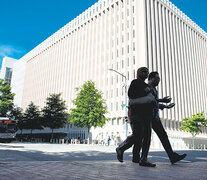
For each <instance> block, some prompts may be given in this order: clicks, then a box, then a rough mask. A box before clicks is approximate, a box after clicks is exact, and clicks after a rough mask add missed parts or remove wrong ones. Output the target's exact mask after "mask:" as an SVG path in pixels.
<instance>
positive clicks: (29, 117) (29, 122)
mask: <svg viewBox="0 0 207 180" xmlns="http://www.w3.org/2000/svg"><path fill="white" fill-rule="evenodd" d="M23 127H24V128H25V129H31V134H32V131H33V130H34V129H43V128H42V125H41V116H40V111H39V109H38V107H37V106H36V105H34V103H33V102H30V104H29V105H28V107H27V108H26V110H25V113H24V116H23Z"/></svg>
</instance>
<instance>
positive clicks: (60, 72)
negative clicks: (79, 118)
mask: <svg viewBox="0 0 207 180" xmlns="http://www.w3.org/2000/svg"><path fill="white" fill-rule="evenodd" d="M206 40H207V35H206V33H205V32H204V31H203V30H202V29H201V28H200V27H199V26H198V25H196V24H195V23H194V22H193V21H192V20H191V19H190V18H188V17H187V16H186V15H185V14H184V13H183V12H182V11H180V10H179V9H178V8H177V7H175V6H174V5H173V4H172V3H170V2H169V1H167V0H99V1H98V2H97V3H96V4H94V5H93V6H91V7H90V8H88V9H87V10H86V11H84V12H83V13H82V14H80V15H79V16H78V17H76V18H75V19H74V20H72V21H71V22H69V23H68V24H66V25H65V26H64V27H62V28H61V29H60V30H58V31H57V32H56V33H54V34H53V35H51V36H50V37H49V38H47V39H46V40H45V41H43V42H42V43H41V44H40V45H38V46H37V47H35V48H34V49H33V50H32V51H30V52H29V53H27V54H26V55H25V56H24V57H22V58H21V59H20V60H19V61H18V62H17V63H16V64H15V66H14V75H15V76H14V78H13V79H12V90H13V92H14V93H16V95H17V98H16V104H17V105H19V106H21V107H23V108H24V109H25V108H26V107H27V105H28V104H29V103H30V101H33V102H34V104H36V105H38V106H40V107H43V106H44V103H45V99H46V98H47V97H48V96H49V94H51V93H62V98H63V99H64V100H66V102H67V106H68V109H70V108H72V107H74V105H73V104H72V100H73V99H74V98H75V97H76V93H75V88H76V87H79V86H81V85H82V84H83V83H84V81H87V80H93V81H95V83H96V87H97V89H98V90H100V91H102V92H103V97H104V99H106V103H107V107H108V114H107V117H109V118H110V121H109V122H108V123H107V124H106V125H105V127H103V128H96V129H92V131H91V132H92V139H96V140H99V141H106V139H107V138H108V136H110V137H111V139H112V140H113V141H112V142H113V143H117V142H118V141H120V140H124V139H125V135H126V125H125V118H124V116H125V112H124V107H123V106H122V105H123V104H124V103H125V92H124V88H123V85H124V78H123V77H122V76H120V75H119V74H117V73H115V72H114V71H110V70H109V69H113V70H116V71H118V72H120V73H122V74H124V75H125V76H126V77H127V85H128V86H129V85H130V82H131V81H132V80H133V79H134V78H135V77H136V70H137V69H138V68H139V67H141V66H146V67H148V68H149V70H150V71H158V72H159V73H160V77H161V83H160V85H159V87H158V91H159V96H160V97H164V96H167V95H169V96H171V97H172V99H173V102H175V103H176V107H175V108H173V109H172V110H164V111H163V112H161V113H160V116H161V119H162V122H163V125H164V127H165V128H166V130H167V132H168V135H169V137H170V140H171V142H172V145H173V147H174V148H177V149H184V148H188V147H189V146H190V139H189V138H190V137H191V135H190V134H189V133H185V132H183V131H181V130H180V126H181V120H182V118H184V117H189V116H191V115H192V114H195V113H197V112H201V111H204V112H205V116H206V115H207V114H206V109H207V102H206V97H207V88H206V87H207V81H206V72H207V63H206V57H207V42H206ZM20 63H22V64H20ZM19 67H21V68H19ZM15 71H16V72H15ZM202 131H203V133H202V134H200V136H199V139H200V140H199V141H197V142H198V143H199V144H202V145H201V146H202V147H204V146H207V142H206V129H205V128H203V129H202ZM130 133H131V130H130V127H129V125H128V131H127V134H130ZM152 147H154V148H160V147H161V144H160V143H159V140H158V139H157V137H156V136H155V134H153V135H152Z"/></svg>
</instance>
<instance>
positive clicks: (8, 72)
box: [0, 57, 17, 85]
mask: <svg viewBox="0 0 207 180" xmlns="http://www.w3.org/2000/svg"><path fill="white" fill-rule="evenodd" d="M15 62H17V60H16V59H13V58H10V57H4V58H3V61H2V66H1V71H0V79H3V80H4V81H6V82H7V83H8V84H9V85H10V84H11V79H12V72H13V66H14V64H15Z"/></svg>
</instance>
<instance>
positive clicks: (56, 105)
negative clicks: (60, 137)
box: [42, 94, 68, 139]
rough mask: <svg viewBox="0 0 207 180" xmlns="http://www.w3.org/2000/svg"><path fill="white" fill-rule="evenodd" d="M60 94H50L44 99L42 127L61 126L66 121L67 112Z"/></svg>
mask: <svg viewBox="0 0 207 180" xmlns="http://www.w3.org/2000/svg"><path fill="white" fill-rule="evenodd" d="M60 96H61V94H50V96H49V97H48V98H47V99H46V106H45V107H44V108H43V109H42V112H43V117H42V118H43V123H44V127H49V128H50V129H52V139H53V130H54V129H58V128H62V127H64V126H65V124H66V122H67V121H68V113H67V111H66V110H67V107H66V104H65V101H63V100H62V99H61V98H60Z"/></svg>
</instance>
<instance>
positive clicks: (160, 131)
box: [117, 72, 186, 164]
mask: <svg viewBox="0 0 207 180" xmlns="http://www.w3.org/2000/svg"><path fill="white" fill-rule="evenodd" d="M148 81H149V87H150V88H151V91H152V93H153V95H154V96H155V98H156V104H155V106H154V108H153V119H152V129H153V130H154V131H155V133H156V134H157V135H158V137H159V139H160V141H161V143H162V145H163V147H164V149H165V151H166V153H167V154H168V157H169V159H170V161H171V163H172V164H174V163H176V162H178V161H180V160H182V159H184V158H185V157H186V154H182V155H179V154H177V153H176V152H173V150H172V147H171V144H170V142H169V139H168V136H167V133H166V131H165V129H164V128H163V125H162V122H161V120H160V117H159V109H161V110H163V109H164V108H167V109H170V108H172V107H174V106H175V104H174V103H171V104H169V105H164V104H160V102H164V103H169V102H170V101H171V98H170V97H168V96H167V97H165V98H162V99H159V98H158V92H157V90H156V87H157V86H158V84H159V82H160V77H159V74H158V72H151V73H150V74H149V77H148ZM137 100H139V98H138V99H137ZM137 100H136V99H135V100H131V101H130V103H131V104H134V103H135V104H136V103H139V102H138V101H137ZM129 118H130V117H129ZM132 141H133V134H132V135H131V136H128V138H127V139H126V140H125V141H124V142H123V143H121V144H120V145H119V147H118V148H117V159H118V160H119V161H120V162H123V153H124V151H125V150H126V149H125V147H126V145H128V144H130V145H131V144H132ZM127 147H128V148H129V146H127ZM130 147H131V146H130Z"/></svg>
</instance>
